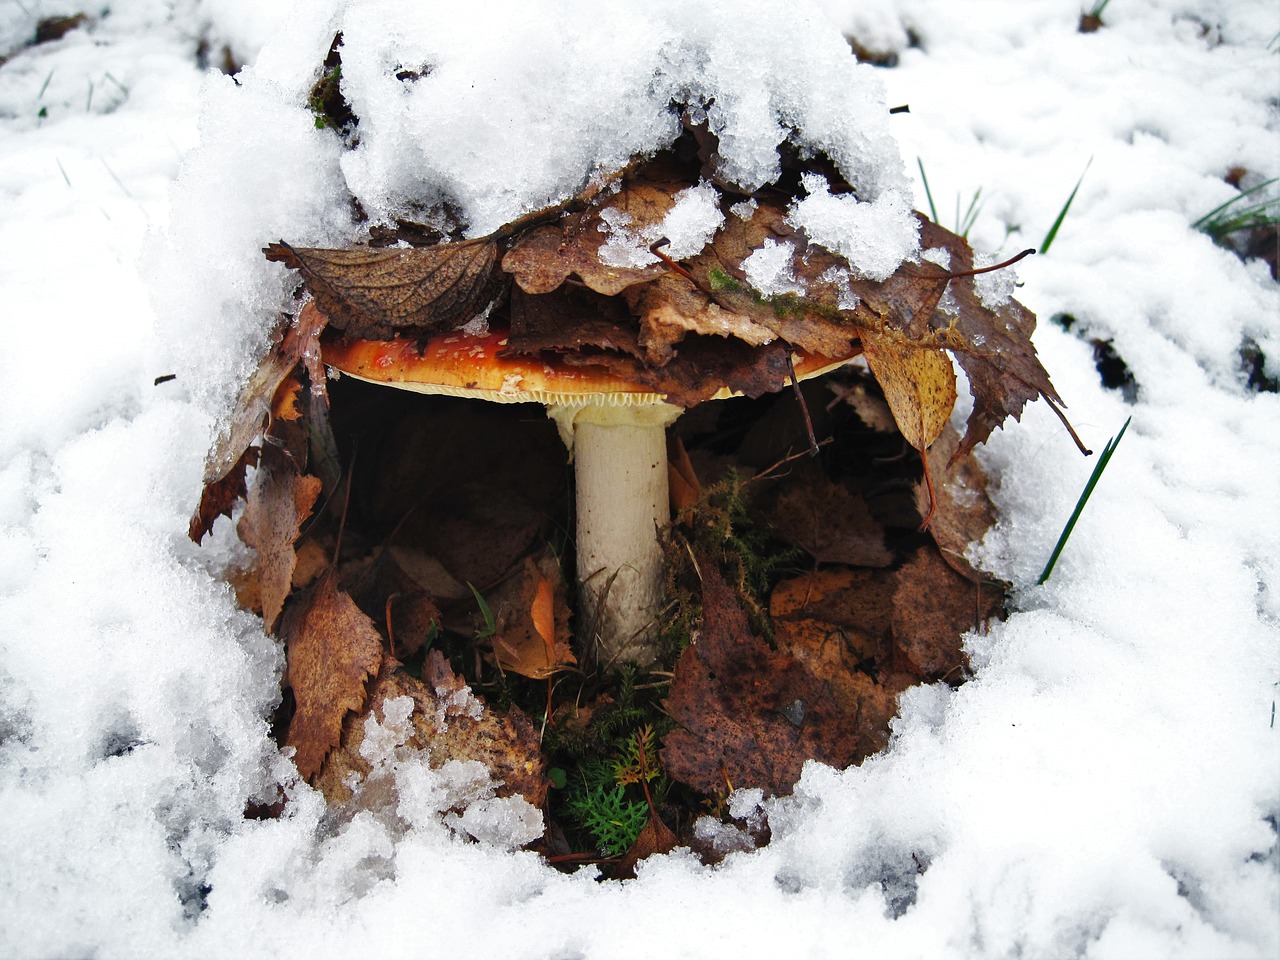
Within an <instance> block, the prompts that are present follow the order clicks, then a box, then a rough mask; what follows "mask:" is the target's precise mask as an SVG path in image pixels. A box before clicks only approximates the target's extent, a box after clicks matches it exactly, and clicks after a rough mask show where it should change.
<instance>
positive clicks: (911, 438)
mask: <svg viewBox="0 0 1280 960" xmlns="http://www.w3.org/2000/svg"><path fill="white" fill-rule="evenodd" d="M862 350H863V354H864V355H865V356H866V358H867V366H869V367H870V368H871V372H872V373H873V374H875V377H876V380H877V381H879V383H880V387H881V389H883V390H884V398H885V400H886V402H888V404H889V409H890V410H891V411H892V412H893V419H894V422H895V423H897V425H898V430H899V431H900V432H901V433H902V435H903V437H905V438H906V441H907V443H909V444H911V446H913V447H915V448H916V449H917V450H919V451H920V452H921V453H923V452H924V451H925V450H926V449H928V447H929V445H930V444H932V443H933V441H934V440H936V439H938V435H939V434H940V433H942V429H943V428H944V427H945V426H946V425H947V423H948V422H950V419H951V411H952V410H953V409H955V405H956V375H955V372H954V371H953V370H952V367H951V358H950V357H948V356H947V355H946V354H945V353H944V352H943V351H941V350H936V349H930V348H928V347H920V346H918V345H916V344H913V343H911V342H909V341H907V340H905V339H903V338H901V337H900V336H894V335H887V334H881V333H872V332H870V331H866V332H864V333H863V335H862Z"/></svg>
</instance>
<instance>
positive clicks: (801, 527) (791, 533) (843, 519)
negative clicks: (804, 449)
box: [769, 467, 893, 567]
mask: <svg viewBox="0 0 1280 960" xmlns="http://www.w3.org/2000/svg"><path fill="white" fill-rule="evenodd" d="M800 470H803V467H798V468H797V471H800ZM803 476H804V479H803V482H799V483H794V484H793V485H792V486H790V487H789V488H788V489H787V490H785V491H784V492H783V493H782V494H781V495H779V497H778V501H777V503H776V504H775V505H774V507H773V509H772V510H771V511H770V512H769V522H770V524H771V525H772V526H773V528H774V530H775V531H777V533H778V535H779V536H780V537H782V538H783V539H784V540H786V541H787V542H788V543H793V544H795V545H796V546H798V547H800V548H801V549H803V550H804V551H806V552H807V553H808V554H809V555H810V556H812V557H813V558H814V559H815V560H817V561H818V562H819V563H847V564H850V565H853V566H861V567H887V566H889V564H891V563H893V554H892V553H890V552H889V551H888V550H887V549H885V545H884V528H883V527H882V526H881V525H880V524H879V523H878V522H877V521H876V519H875V518H874V517H872V515H871V511H870V510H869V509H868V508H867V504H866V501H865V500H863V499H862V498H861V497H859V496H855V495H854V494H853V493H851V492H850V491H849V490H848V488H847V487H845V486H844V485H843V484H839V483H835V482H834V481H832V480H829V479H827V476H826V475H825V474H824V473H823V472H822V471H821V470H817V469H813V470H808V471H805V472H804V474H803Z"/></svg>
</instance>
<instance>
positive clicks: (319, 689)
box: [280, 574, 382, 780]
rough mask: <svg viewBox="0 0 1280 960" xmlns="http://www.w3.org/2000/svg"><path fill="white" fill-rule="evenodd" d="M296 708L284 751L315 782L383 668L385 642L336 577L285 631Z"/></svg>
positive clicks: (299, 608) (316, 589) (300, 604)
mask: <svg viewBox="0 0 1280 960" xmlns="http://www.w3.org/2000/svg"><path fill="white" fill-rule="evenodd" d="M280 634H281V636H282V637H284V641H285V650H286V652H287V655H288V659H289V686H290V687H291V688H292V690H293V697H294V700H295V702H296V704H297V709H296V711H295V712H294V715H293V719H292V720H291V721H290V723H289V732H288V735H287V736H286V737H285V745H286V746H291V747H294V748H295V749H296V751H297V752H296V753H295V755H294V763H295V764H297V767H298V772H299V773H301V774H302V776H303V777H304V778H306V779H307V780H313V779H314V778H315V776H316V775H317V774H318V773H319V772H320V768H321V766H322V765H323V763H324V760H325V757H327V756H328V755H329V751H330V750H332V749H333V748H334V747H335V746H337V745H338V743H339V741H340V739H341V737H342V726H343V718H344V717H346V716H347V714H348V713H350V712H352V711H360V710H363V709H364V707H365V702H366V699H367V698H366V691H365V687H366V684H367V683H368V681H369V678H370V677H372V676H374V675H375V674H376V673H377V672H378V669H379V667H380V666H381V664H382V637H381V636H379V635H378V631H377V630H375V629H374V627H373V624H372V623H371V622H370V620H369V618H368V617H366V616H365V615H364V614H363V613H361V612H360V608H359V607H357V606H356V605H355V601H353V600H352V599H351V598H350V597H349V596H348V595H347V594H346V593H344V592H343V591H341V590H339V589H338V586H337V579H336V577H335V576H334V575H333V574H329V575H328V576H324V577H321V578H320V580H319V581H318V582H317V583H316V584H315V586H313V587H312V588H311V589H310V590H309V591H308V592H307V593H305V594H304V595H303V596H302V597H301V598H300V599H299V600H298V601H297V603H296V604H294V605H293V606H292V607H291V608H290V609H289V611H288V613H287V614H286V615H285V618H284V621H283V623H282V624H281V627H280Z"/></svg>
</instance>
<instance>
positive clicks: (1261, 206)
mask: <svg viewBox="0 0 1280 960" xmlns="http://www.w3.org/2000/svg"><path fill="white" fill-rule="evenodd" d="M1275 182H1276V179H1275V178H1272V179H1270V180H1267V181H1265V182H1263V183H1260V184H1258V185H1257V186H1256V187H1250V188H1249V189H1248V190H1242V191H1241V192H1240V193H1238V194H1236V195H1235V196H1234V197H1232V198H1231V199H1230V200H1228V201H1227V202H1226V203H1220V204H1218V205H1217V206H1216V207H1214V208H1213V209H1212V210H1210V211H1209V212H1208V213H1206V214H1205V215H1204V216H1203V217H1201V218H1200V219H1199V220H1197V221H1196V222H1195V223H1193V224H1191V229H1192V230H1199V231H1200V232H1201V233H1204V234H1206V235H1208V236H1209V237H1212V238H1213V241H1214V242H1215V243H1221V242H1222V239H1223V238H1224V237H1225V236H1226V235H1227V234H1229V233H1234V232H1235V231H1237V230H1243V229H1245V228H1246V227H1252V226H1265V225H1266V224H1268V223H1273V222H1275V219H1276V214H1275V213H1274V212H1271V211H1272V208H1274V207H1275V206H1276V205H1277V204H1280V198H1276V197H1272V198H1270V199H1267V200H1261V201H1259V202H1257V203H1253V204H1248V205H1245V206H1243V207H1236V204H1238V203H1240V201H1242V200H1245V199H1248V198H1249V197H1251V196H1253V195H1254V194H1255V193H1257V192H1258V191H1260V190H1265V189H1266V188H1267V187H1269V186H1271V185H1272V184H1273V183H1275ZM1233 208H1234V209H1233Z"/></svg>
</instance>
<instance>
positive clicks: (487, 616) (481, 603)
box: [467, 581, 498, 640]
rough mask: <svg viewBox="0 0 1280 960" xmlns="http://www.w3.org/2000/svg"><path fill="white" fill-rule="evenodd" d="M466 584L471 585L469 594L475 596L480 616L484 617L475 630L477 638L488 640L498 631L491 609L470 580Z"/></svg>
mask: <svg viewBox="0 0 1280 960" xmlns="http://www.w3.org/2000/svg"><path fill="white" fill-rule="evenodd" d="M467 586H468V587H471V595H472V596H473V597H475V598H476V606H478V607H479V608H480V616H482V617H484V626H483V627H481V628H480V629H479V630H477V631H476V637H475V638H476V639H477V640H488V639H489V638H490V637H492V636H493V635H494V634H495V633H497V632H498V622H497V621H496V620H494V618H493V611H492V610H490V609H489V604H488V602H487V601H486V600H485V598H484V597H483V596H481V594H480V591H479V590H477V589H476V588H475V586H474V585H472V583H471V582H470V581H467Z"/></svg>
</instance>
